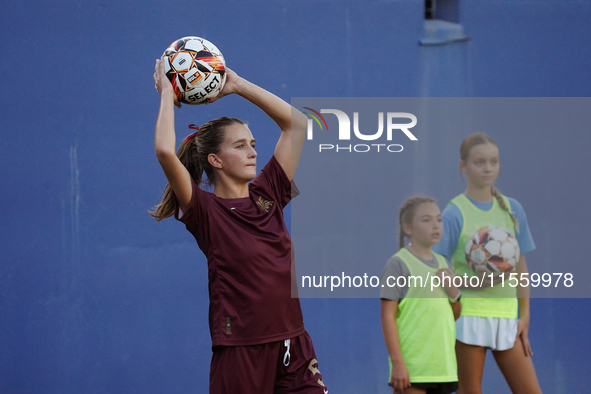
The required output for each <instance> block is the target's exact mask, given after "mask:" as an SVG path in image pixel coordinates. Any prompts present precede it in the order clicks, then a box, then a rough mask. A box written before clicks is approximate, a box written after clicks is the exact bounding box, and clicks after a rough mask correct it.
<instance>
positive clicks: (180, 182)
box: [154, 60, 192, 211]
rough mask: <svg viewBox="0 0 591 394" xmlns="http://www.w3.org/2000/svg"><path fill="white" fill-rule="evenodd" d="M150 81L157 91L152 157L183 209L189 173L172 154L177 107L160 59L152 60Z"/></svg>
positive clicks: (188, 194) (187, 198) (188, 196)
mask: <svg viewBox="0 0 591 394" xmlns="http://www.w3.org/2000/svg"><path fill="white" fill-rule="evenodd" d="M154 82H155V83H156V89H158V93H160V110H159V112H158V120H157V121H156V131H155V133H154V149H155V151H156V157H157V158H158V161H159V162H160V165H161V166H162V169H163V170H164V174H165V175H166V178H167V179H168V183H169V184H170V187H171V188H172V190H173V191H174V194H175V195H176V198H177V199H178V202H179V205H180V208H181V209H182V210H183V211H186V210H187V208H188V206H189V203H190V202H191V195H192V186H191V175H190V174H189V171H187V169H186V168H185V166H184V165H183V164H182V163H181V161H180V160H179V158H178V157H177V155H176V149H175V146H176V135H175V132H174V105H177V106H178V107H180V104H179V103H178V101H177V99H176V96H175V94H174V91H173V89H172V84H171V83H170V81H169V80H168V78H167V77H166V75H165V74H164V62H163V61H162V60H156V68H155V70H154Z"/></svg>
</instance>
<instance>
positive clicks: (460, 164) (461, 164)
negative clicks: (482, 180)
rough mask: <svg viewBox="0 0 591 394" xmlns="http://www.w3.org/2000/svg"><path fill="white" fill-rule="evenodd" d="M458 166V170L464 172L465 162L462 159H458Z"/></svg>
mask: <svg viewBox="0 0 591 394" xmlns="http://www.w3.org/2000/svg"><path fill="white" fill-rule="evenodd" d="M458 167H460V172H466V171H465V167H466V163H464V160H462V159H460V160H459V161H458Z"/></svg>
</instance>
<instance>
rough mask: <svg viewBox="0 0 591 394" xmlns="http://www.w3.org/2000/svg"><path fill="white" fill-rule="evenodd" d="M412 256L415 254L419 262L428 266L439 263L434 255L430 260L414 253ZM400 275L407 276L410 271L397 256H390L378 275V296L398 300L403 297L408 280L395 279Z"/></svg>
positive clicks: (433, 266)
mask: <svg viewBox="0 0 591 394" xmlns="http://www.w3.org/2000/svg"><path fill="white" fill-rule="evenodd" d="M411 253H412V252H411ZM413 256H415V257H416V258H417V259H418V260H419V261H420V262H422V263H423V264H425V265H426V266H427V267H429V268H437V267H439V263H438V262H437V259H436V258H435V256H433V259H432V260H425V259H423V258H421V257H419V256H417V255H415V254H414V253H413ZM400 276H401V277H404V278H408V277H409V276H410V271H409V270H408V267H407V266H406V264H405V263H404V262H403V261H402V260H401V259H400V258H399V257H398V256H392V257H390V260H388V262H387V263H386V267H384V270H383V271H382V274H381V275H380V284H381V285H382V287H381V288H380V298H383V299H385V300H391V301H398V302H400V301H402V300H403V299H404V297H405V296H406V293H407V292H408V282H409V281H408V280H405V281H402V280H398V281H397V278H398V277H400ZM398 284H401V285H402V286H398Z"/></svg>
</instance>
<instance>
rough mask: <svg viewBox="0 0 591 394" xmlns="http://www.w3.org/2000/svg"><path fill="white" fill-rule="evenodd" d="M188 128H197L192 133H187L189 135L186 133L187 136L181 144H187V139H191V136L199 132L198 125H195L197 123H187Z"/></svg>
mask: <svg viewBox="0 0 591 394" xmlns="http://www.w3.org/2000/svg"><path fill="white" fill-rule="evenodd" d="M189 128H190V129H194V130H197V131H196V132H194V133H193V134H189V135H188V136H187V137H186V138H185V140H184V141H183V145H185V144H188V143H189V141H191V140H192V139H193V137H195V136H196V135H197V133H198V132H199V126H197V125H195V124H192V123H191V124H190V125H189Z"/></svg>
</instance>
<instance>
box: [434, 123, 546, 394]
mask: <svg viewBox="0 0 591 394" xmlns="http://www.w3.org/2000/svg"><path fill="white" fill-rule="evenodd" d="M459 166H460V170H461V172H463V173H464V174H465V175H466V179H467V187H466V190H465V191H464V193H462V194H460V195H458V196H457V197H455V198H453V199H452V200H451V202H450V203H449V205H448V206H447V207H446V208H445V210H444V211H443V224H444V232H443V237H442V239H441V241H440V242H439V244H437V245H436V246H434V247H433V250H435V251H436V252H437V253H440V254H442V255H444V256H446V257H447V258H449V259H451V260H452V261H453V267H454V270H455V272H456V274H457V275H459V276H463V275H464V274H468V276H470V275H475V273H474V272H473V271H471V269H470V268H469V267H468V265H467V262H466V256H465V251H464V248H465V245H466V242H467V241H468V239H469V238H470V236H471V235H472V233H474V232H475V231H478V230H479V229H481V228H483V227H486V226H490V225H495V226H500V227H503V228H505V229H507V230H508V231H509V232H510V233H512V234H513V235H515V237H516V238H517V241H518V242H519V248H520V250H521V255H520V258H519V260H518V262H517V264H516V266H515V271H516V272H517V273H518V277H521V274H522V273H523V274H527V272H528V270H527V265H526V262H525V256H524V254H525V253H526V252H529V251H532V250H534V249H535V244H534V242H533V239H532V237H531V233H530V231H529V227H528V224H527V218H526V215H525V212H524V210H523V208H522V206H521V204H519V202H517V201H516V200H515V199H512V198H508V197H505V196H504V195H502V194H500V193H499V192H498V190H497V189H496V188H495V187H494V182H495V180H496V179H497V176H498V174H499V168H500V161H499V148H498V146H497V144H496V142H495V141H494V140H493V139H492V138H491V137H490V136H488V135H486V134H483V133H475V134H472V135H470V136H468V137H467V138H466V139H465V140H464V141H463V142H462V144H461V146H460V161H459ZM486 278H487V280H486V281H484V285H483V286H482V287H481V288H472V287H467V288H464V289H462V293H463V296H462V314H461V316H460V318H459V319H458V320H457V322H456V339H457V340H456V356H457V361H458V378H459V390H458V393H460V394H462V393H480V392H482V388H481V382H482V375H483V371H484V361H485V358H486V352H487V349H491V350H492V353H493V355H494V358H495V361H496V362H497V365H498V366H499V368H500V370H501V372H502V373H503V375H504V377H505V379H506V381H507V383H508V384H509V387H510V388H511V390H512V391H513V392H514V393H520V394H521V393H541V389H540V386H539V384H538V379H537V376H536V372H535V369H534V365H533V362H532V359H531V356H532V355H533V353H532V350H531V346H530V343H529V339H528V330H529V322H530V310H529V287H517V288H514V287H511V286H508V285H507V282H505V285H504V287H503V286H501V284H500V283H498V280H497V281H493V286H491V283H490V280H488V278H489V276H488V275H487V276H486Z"/></svg>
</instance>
